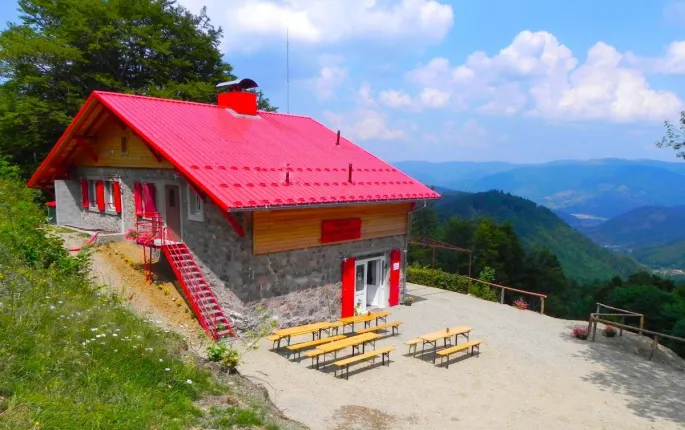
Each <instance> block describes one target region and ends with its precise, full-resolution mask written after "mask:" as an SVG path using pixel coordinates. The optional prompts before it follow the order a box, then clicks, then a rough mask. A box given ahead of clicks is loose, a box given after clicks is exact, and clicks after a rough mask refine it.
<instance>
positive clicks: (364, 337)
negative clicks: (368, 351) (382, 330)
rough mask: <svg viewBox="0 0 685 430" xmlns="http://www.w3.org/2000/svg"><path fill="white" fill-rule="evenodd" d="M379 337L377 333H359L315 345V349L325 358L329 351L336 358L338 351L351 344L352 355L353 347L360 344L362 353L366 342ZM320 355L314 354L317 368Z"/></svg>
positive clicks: (357, 346) (355, 347) (373, 340)
mask: <svg viewBox="0 0 685 430" xmlns="http://www.w3.org/2000/svg"><path fill="white" fill-rule="evenodd" d="M379 337H381V336H380V335H379V334H377V333H364V334H360V335H357V336H351V337H348V338H345V339H341V340H336V341H335V342H331V343H326V344H324V345H319V346H317V347H316V349H317V350H318V351H321V352H322V354H320V355H323V356H324V358H325V355H326V354H331V353H333V357H334V358H338V351H340V350H343V349H345V348H348V347H350V346H351V347H352V356H354V353H355V349H357V348H359V346H360V345H361V347H362V353H363V352H364V350H365V345H366V343H367V342H375V341H376V339H378V338H379ZM320 355H317V356H316V368H317V369H318V368H319V357H320Z"/></svg>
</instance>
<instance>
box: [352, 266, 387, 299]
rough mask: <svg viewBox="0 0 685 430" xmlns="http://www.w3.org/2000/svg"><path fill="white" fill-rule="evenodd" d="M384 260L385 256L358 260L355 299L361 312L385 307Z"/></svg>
mask: <svg viewBox="0 0 685 430" xmlns="http://www.w3.org/2000/svg"><path fill="white" fill-rule="evenodd" d="M384 261H385V258H384V257H375V258H368V259H363V260H357V261H356V265H355V284H354V289H355V293H354V294H355V297H354V301H355V308H356V309H357V311H358V312H359V313H362V312H365V311H366V310H368V309H370V308H383V307H385V281H384V278H385V274H384V270H383V269H384Z"/></svg>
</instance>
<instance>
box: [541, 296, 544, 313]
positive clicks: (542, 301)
mask: <svg viewBox="0 0 685 430" xmlns="http://www.w3.org/2000/svg"><path fill="white" fill-rule="evenodd" d="M540 301H541V304H540V313H541V314H542V315H544V314H545V298H544V297H540Z"/></svg>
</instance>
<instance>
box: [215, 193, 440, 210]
mask: <svg viewBox="0 0 685 430" xmlns="http://www.w3.org/2000/svg"><path fill="white" fill-rule="evenodd" d="M440 197H441V196H438V197H433V198H426V197H424V198H412V199H379V200H346V201H336V202H328V203H292V204H284V205H266V206H249V207H247V206H246V207H240V208H229V209H228V212H258V211H269V210H274V209H277V210H286V209H312V208H327V207H335V206H362V205H377V204H382V203H416V202H417V201H423V202H424V207H425V206H426V200H438V199H439V198H440ZM411 212H413V210H412V211H410V213H411Z"/></svg>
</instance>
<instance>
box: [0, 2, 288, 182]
mask: <svg viewBox="0 0 685 430" xmlns="http://www.w3.org/2000/svg"><path fill="white" fill-rule="evenodd" d="M19 11H20V16H19V22H18V23H10V24H9V25H8V28H7V29H6V30H5V31H3V32H2V33H0V82H2V84H1V85H0V155H2V154H5V155H9V156H11V157H12V158H13V159H14V161H15V162H16V163H18V164H20V165H21V166H22V168H23V171H24V173H25V174H26V173H29V172H31V171H33V169H34V167H35V165H36V164H37V163H38V162H39V161H40V160H42V159H43V158H44V156H45V155H46V153H47V151H48V150H49V149H50V148H51V147H52V146H53V145H54V143H55V142H56V141H57V139H58V138H59V136H60V135H61V134H62V132H63V131H64V129H65V127H66V126H67V125H68V124H69V122H70V121H71V119H72V118H73V116H74V115H75V114H76V112H77V111H78V109H79V108H80V107H81V105H82V104H83V102H84V100H85V99H86V98H87V97H88V95H89V94H90V93H91V92H92V91H93V90H108V91H118V92H126V93H135V94H144V95H150V96H157V97H167V98H173V99H180V100H193V101H200V102H213V101H214V100H215V97H216V93H217V89H216V87H215V86H216V84H217V83H219V82H222V81H227V80H232V79H235V76H234V75H233V74H232V71H233V68H232V67H231V65H230V64H228V63H226V62H225V61H223V59H222V56H221V52H220V51H219V49H218V48H219V43H220V41H221V37H222V31H221V29H220V28H215V27H214V26H213V25H212V24H211V23H210V21H209V18H208V17H207V14H206V11H205V9H203V10H202V11H201V12H200V13H199V15H194V14H192V13H190V12H189V11H188V10H187V9H185V8H183V7H182V6H179V5H177V4H176V1H175V0H60V1H54V0H19ZM258 94H259V96H260V97H259V104H260V108H262V109H265V110H275V108H274V107H272V106H271V105H270V104H269V101H268V99H266V98H264V97H263V95H262V94H261V92H258Z"/></svg>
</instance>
